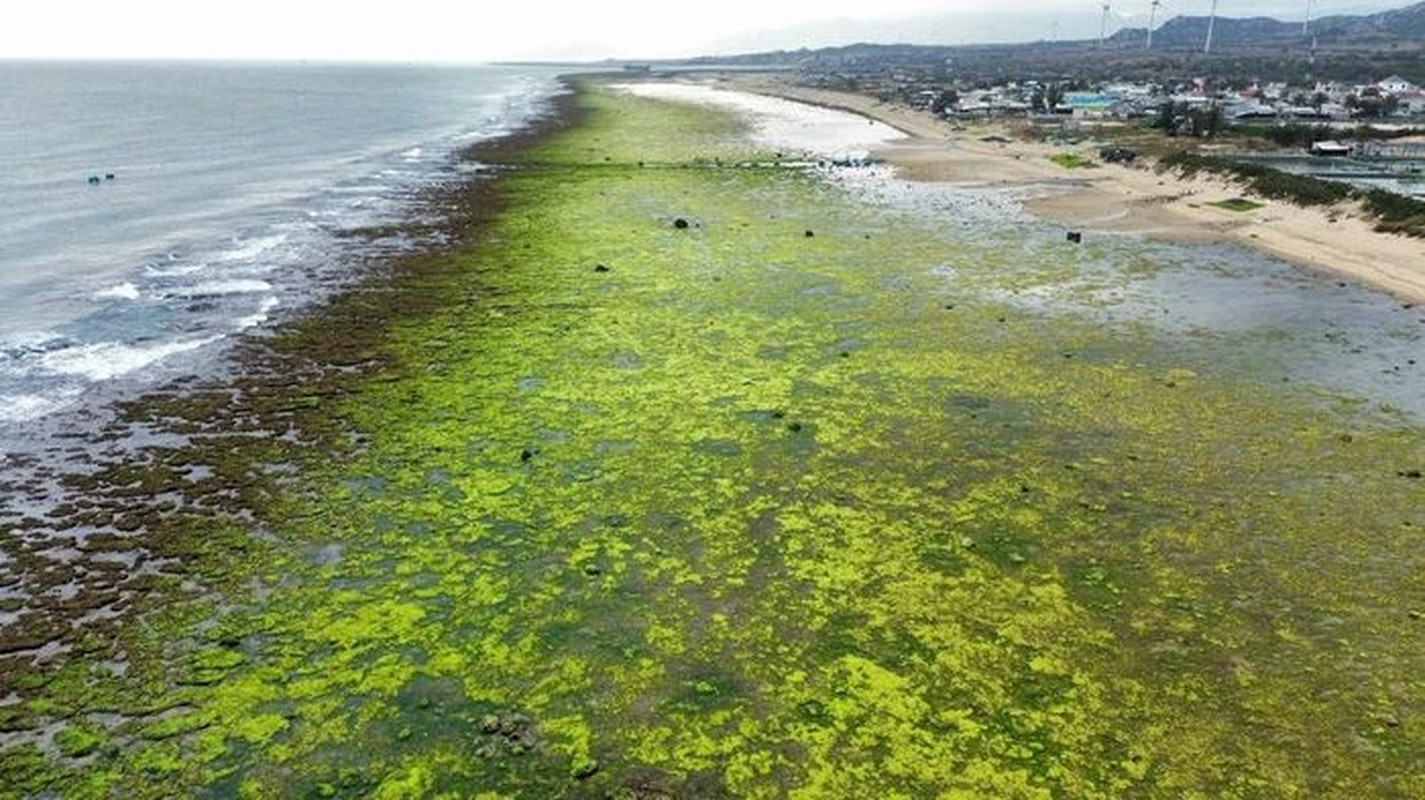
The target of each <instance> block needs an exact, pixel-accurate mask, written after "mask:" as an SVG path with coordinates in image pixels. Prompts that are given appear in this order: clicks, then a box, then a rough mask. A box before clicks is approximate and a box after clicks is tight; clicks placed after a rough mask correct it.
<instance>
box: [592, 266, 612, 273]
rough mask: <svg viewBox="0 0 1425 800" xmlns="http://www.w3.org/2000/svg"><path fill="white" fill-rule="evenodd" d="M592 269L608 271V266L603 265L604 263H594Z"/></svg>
mask: <svg viewBox="0 0 1425 800" xmlns="http://www.w3.org/2000/svg"><path fill="white" fill-rule="evenodd" d="M594 271H595V272H608V271H609V268H608V266H607V265H605V264H595V265H594Z"/></svg>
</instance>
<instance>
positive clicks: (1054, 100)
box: [1044, 83, 1064, 113]
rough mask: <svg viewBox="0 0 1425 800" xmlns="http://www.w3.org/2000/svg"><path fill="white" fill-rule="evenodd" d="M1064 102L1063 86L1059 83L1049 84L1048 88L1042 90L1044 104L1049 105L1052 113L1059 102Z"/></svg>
mask: <svg viewBox="0 0 1425 800" xmlns="http://www.w3.org/2000/svg"><path fill="white" fill-rule="evenodd" d="M1062 102H1064V86H1063V84H1059V83H1051V84H1049V88H1047V89H1045V90H1044V104H1045V105H1047V106H1048V107H1049V112H1050V113H1053V111H1054V109H1056V108H1058V107H1059V104H1060V103H1062Z"/></svg>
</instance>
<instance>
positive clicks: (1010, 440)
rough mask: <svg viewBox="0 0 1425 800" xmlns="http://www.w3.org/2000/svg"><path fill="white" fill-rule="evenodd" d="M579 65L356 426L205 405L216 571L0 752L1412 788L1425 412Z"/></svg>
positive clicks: (3, 769)
mask: <svg viewBox="0 0 1425 800" xmlns="http://www.w3.org/2000/svg"><path fill="white" fill-rule="evenodd" d="M579 102H580V103H581V104H582V105H583V106H584V108H585V116H584V118H583V119H582V121H581V123H580V124H579V125H578V126H576V127H575V128H573V129H571V130H567V131H564V132H561V133H559V134H557V135H556V136H554V137H553V138H552V139H550V140H548V141H546V142H545V143H543V144H541V145H539V146H538V147H536V148H535V149H533V150H531V151H529V152H527V153H525V154H523V155H522V156H521V157H520V158H519V159H518V161H517V163H515V164H513V165H511V166H509V167H508V168H507V169H506V170H505V176H504V177H503V178H502V180H501V183H500V187H499V191H500V194H501V197H502V202H501V206H500V209H501V210H500V213H498V214H497V215H496V216H495V218H494V219H493V220H491V221H490V222H489V223H488V224H486V225H484V226H482V227H480V228H479V229H478V230H477V231H476V233H475V234H473V236H472V238H471V241H470V242H469V243H468V246H467V247H464V248H462V249H461V250H460V252H458V253H456V254H455V255H446V256H442V258H443V259H444V261H443V262H442V265H441V268H440V269H438V270H433V271H431V272H429V273H427V274H426V276H425V277H424V278H423V281H424V282H423V283H422V285H421V287H420V293H421V294H422V296H423V297H425V298H426V300H425V302H423V303H421V304H419V309H418V312H413V313H410V314H408V315H406V316H405V317H403V318H402V319H399V320H397V321H396V322H394V323H392V324H391V325H389V326H388V327H386V328H383V329H382V331H381V336H380V337H379V339H374V340H372V342H371V343H370V344H369V352H367V353H366V354H365V355H366V356H367V357H368V358H369V359H371V360H372V361H373V363H378V364H379V367H377V368H374V369H373V370H371V371H370V372H369V373H363V377H362V378H361V379H360V380H358V381H355V382H354V383H353V384H352V385H350V386H348V387H347V388H346V389H345V390H343V391H342V392H339V393H327V394H323V395H310V396H301V395H300V391H299V392H298V394H299V396H298V397H297V398H295V399H293V400H292V402H293V403H294V404H296V405H298V406H302V407H307V408H316V409H318V411H319V415H320V418H321V419H322V420H324V423H323V424H324V425H326V426H327V433H326V434H325V435H326V436H327V438H328V439H330V440H332V441H336V440H338V439H339V440H340V441H342V442H345V444H344V445H343V446H341V447H340V448H338V449H337V450H336V451H335V454H334V455H332V456H331V457H330V458H327V457H302V458H298V457H294V456H291V455H290V454H286V453H285V452H284V450H283V448H282V446H281V443H280V442H274V441H263V442H261V443H257V444H250V445H245V444H243V443H242V442H241V441H238V440H236V439H224V440H222V445H223V448H224V452H225V453H226V455H225V456H224V457H225V458H226V459H227V460H228V461H229V462H235V463H237V466H236V467H233V466H231V464H229V465H228V466H225V467H223V469H227V470H229V471H232V472H235V473H242V474H252V475H268V476H271V475H274V474H276V475H277V476H278V478H279V479H276V480H271V481H269V483H268V484H265V485H267V486H268V487H269V489H270V490H264V491H263V492H259V493H252V494H251V495H250V496H245V498H246V500H247V504H248V505H249V506H250V511H249V513H248V514H247V515H246V516H245V517H239V518H224V519H217V520H216V521H214V520H208V521H207V522H203V523H201V524H198V523H195V527H194V528H193V529H192V532H191V535H190V537H189V538H190V539H202V541H204V542H208V543H209V544H192V543H191V542H190V544H189V545H187V546H186V547H187V550H186V554H187V560H188V561H189V562H190V563H192V564H193V566H192V567H190V569H191V570H193V571H195V572H196V574H198V575H200V576H205V577H204V579H203V580H198V579H197V578H190V579H187V580H188V581H189V582H190V583H192V584H202V585H205V586H212V587H217V588H215V589H213V590H212V591H205V592H197V591H194V592H192V593H191V595H188V596H186V597H187V599H182V598H183V597H185V595H183V593H182V592H181V591H179V589H182V588H183V586H188V585H189V584H183V585H182V586H179V587H177V588H176V589H175V591H174V596H175V597H176V598H179V599H174V600H172V601H171V602H166V603H163V604H156V605H155V606H154V607H153V608H150V609H148V610H146V611H145V612H144V613H143V614H141V615H135V618H134V619H133V620H132V621H131V622H129V623H127V624H126V626H125V627H124V628H123V629H122V632H121V633H120V634H119V635H118V636H117V639H116V640H115V641H117V642H118V643H119V645H118V646H121V647H122V654H121V656H122V657H120V654H117V653H115V652H114V647H115V646H116V645H114V644H112V643H108V644H105V643H95V642H89V643H88V645H87V647H79V648H77V649H76V650H75V652H74V655H73V656H72V657H71V658H68V659H66V660H63V661H62V663H61V664H60V666H56V667H52V668H47V669H37V670H29V671H24V672H23V673H22V674H19V675H18V677H14V676H12V677H13V678H14V679H13V680H11V681H10V685H12V686H13V687H14V691H13V692H12V693H11V695H10V698H9V699H8V700H6V701H5V705H4V706H0V722H3V727H4V730H6V731H8V732H9V733H7V734H6V736H8V737H10V738H8V739H0V741H8V742H9V744H8V746H6V748H5V749H4V750H3V752H0V796H4V797H26V796H36V797H43V796H59V797H172V796H200V797H253V798H261V797H273V798H278V797H281V798H286V797H378V798H406V797H410V798H415V797H449V798H496V797H528V798H545V797H573V798H582V797H589V798H595V797H614V798H663V797H669V798H671V797H798V798H863V797H864V798H873V797H874V798H1117V797H1151V798H1158V797H1161V798H1184V797H1200V798H1220V797H1243V798H1246V797H1301V798H1327V797H1337V798H1361V797H1402V798H1404V797H1422V796H1425V694H1422V692H1425V619H1422V617H1425V579H1422V574H1425V573H1422V569H1421V567H1422V564H1421V559H1422V552H1425V550H1422V532H1425V509H1422V489H1425V486H1422V484H1421V482H1420V480H1419V472H1418V471H1417V470H1418V468H1419V467H1420V466H1421V464H1422V462H1423V461H1425V458H1422V455H1425V453H1422V444H1421V441H1422V439H1421V433H1422V430H1421V428H1420V427H1419V425H1418V423H1416V422H1414V421H1412V420H1411V419H1410V418H1409V417H1408V416H1405V415H1400V414H1392V413H1390V412H1389V411H1388V410H1387V411H1381V410H1379V409H1368V408H1363V407H1362V405H1361V404H1358V403H1350V402H1344V401H1342V402H1336V401H1330V400H1328V401H1323V400H1322V397H1321V395H1320V393H1315V392H1307V391H1304V390H1301V391H1298V390H1297V388H1296V386H1295V384H1282V383H1278V382H1277V381H1276V379H1272V380H1271V381H1268V380H1266V379H1264V378H1262V377H1261V375H1260V374H1259V372H1258V367H1259V366H1260V365H1256V364H1253V363H1252V362H1251V357H1250V353H1249V354H1248V356H1243V357H1242V358H1239V359H1233V358H1221V359H1216V360H1212V359H1208V360H1204V359H1200V358H1194V359H1191V363H1188V361H1189V359H1188V358H1187V356H1186V355H1185V350H1184V345H1183V343H1182V342H1181V341H1176V340H1174V339H1173V338H1172V337H1167V336H1162V335H1159V334H1158V333H1155V330H1154V329H1153V328H1151V327H1150V326H1148V325H1146V324H1141V325H1140V324H1127V323H1125V324H1121V325H1115V326H1106V325H1104V324H1102V323H1101V322H1100V321H1097V320H1094V319H1092V318H1090V317H1087V316H1083V317H1077V316H1075V315H1073V314H1055V313H1052V312H1051V311H1048V310H1040V311H1036V310H1034V309H1033V308H1032V307H1029V306H1025V305H1023V304H1018V305H1016V304H1014V303H1010V302H1008V301H1007V300H1006V299H1005V298H1006V297H1009V296H1011V295H1013V294H1014V293H1018V292H1023V291H1026V290H1027V289H1030V288H1032V287H1033V286H1034V285H1035V284H1036V283H1038V282H1044V281H1049V280H1058V279H1059V278H1060V277H1062V273H1063V272H1064V271H1065V270H1072V269H1075V268H1076V267H1075V265H1074V263H1073V259H1083V258H1090V257H1091V256H1090V255H1082V253H1084V252H1088V251H1087V250H1084V251H1075V252H1076V253H1079V254H1078V255H1072V256H1061V255H1059V254H1058V253H1057V252H1055V251H1052V250H1048V249H1045V248H1042V247H1030V246H1021V247H1020V248H1018V249H1016V248H1015V247H1013V244H1014V241H1016V236H1015V234H1013V233H1012V232H1011V233H1009V234H1005V235H1003V236H998V237H996V236H985V235H980V234H977V233H975V232H974V231H972V230H970V229H967V228H965V227H964V226H956V225H951V224H929V223H927V221H926V220H925V219H924V218H923V215H921V214H920V213H919V212H916V213H911V212H908V211H904V210H897V209H896V208H892V207H883V206H878V205H874V204H867V203H864V202H859V201H857V200H856V199H855V198H853V197H851V196H850V195H849V194H848V193H847V192H846V191H845V190H843V189H840V188H836V187H835V186H832V185H829V184H828V183H827V182H826V181H825V180H823V179H822V178H821V177H819V174H818V173H817V172H816V171H808V170H804V169H798V168H790V167H789V168H781V167H778V166H777V165H776V162H775V159H774V158H773V157H772V156H770V155H769V154H766V153H759V152H756V151H755V150H754V148H752V147H750V146H748V145H743V144H739V142H741V141H743V139H742V138H740V136H739V132H740V130H741V128H740V123H739V122H738V121H737V120H736V119H734V118H731V117H729V116H725V115H723V114H721V113H719V112H716V111H713V110H710V109H702V108H693V107H684V106H676V105H670V104H665V103H659V102H654V101H650V100H642V99H637V98H634V97H631V96H628V95H624V94H620V93H617V92H614V91H611V90H609V89H607V88H602V87H598V86H590V87H585V88H584V89H583V90H582V93H581V95H580V100H579ZM679 220H681V221H682V222H683V223H684V224H681V225H680V224H678V221H679ZM1145 268H1147V267H1145ZM952 276H953V277H952ZM289 335H290V336H293V337H296V338H299V339H300V338H301V337H303V336H313V335H315V334H314V333H313V329H312V328H310V327H309V328H307V329H304V330H303V331H299V332H297V333H292V334H289ZM1248 350H1250V348H1248ZM1214 365H1216V367H1214ZM163 413H167V412H163ZM155 415H156V416H162V415H163V414H162V413H159V412H155ZM289 459H290V463H289ZM224 463H225V464H227V463H228V462H224ZM278 467H282V469H278ZM244 470H245V471H246V472H244ZM252 480H254V481H255V480H257V478H253V479H252ZM180 538H181V537H180ZM218 576H226V578H227V579H226V580H223V579H219V577H218ZM174 580H177V578H175V579H174ZM190 588H191V587H190ZM101 656H102V657H101ZM21 734H25V735H21Z"/></svg>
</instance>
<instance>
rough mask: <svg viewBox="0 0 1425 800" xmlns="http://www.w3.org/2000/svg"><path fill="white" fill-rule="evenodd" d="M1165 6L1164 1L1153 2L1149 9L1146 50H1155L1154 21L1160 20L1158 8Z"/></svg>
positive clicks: (1144, 46) (1156, 0)
mask: <svg viewBox="0 0 1425 800" xmlns="http://www.w3.org/2000/svg"><path fill="white" fill-rule="evenodd" d="M1162 4H1163V0H1153V2H1152V4H1151V5H1150V6H1149V7H1148V43H1147V44H1145V45H1143V49H1144V50H1152V49H1153V20H1155V19H1157V18H1158V6H1160V5H1162Z"/></svg>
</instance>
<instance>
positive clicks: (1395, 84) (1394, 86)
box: [1376, 75, 1420, 95]
mask: <svg viewBox="0 0 1425 800" xmlns="http://www.w3.org/2000/svg"><path fill="white" fill-rule="evenodd" d="M1376 88H1377V89H1380V90H1381V91H1382V92H1385V93H1386V94H1397V95H1398V94H1407V93H1409V92H1418V91H1420V87H1419V86H1416V85H1415V84H1413V83H1411V82H1410V81H1407V80H1406V79H1404V78H1402V77H1400V76H1399V75H1392V76H1390V77H1389V78H1386V79H1385V80H1383V81H1381V82H1380V83H1377V84H1376Z"/></svg>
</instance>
